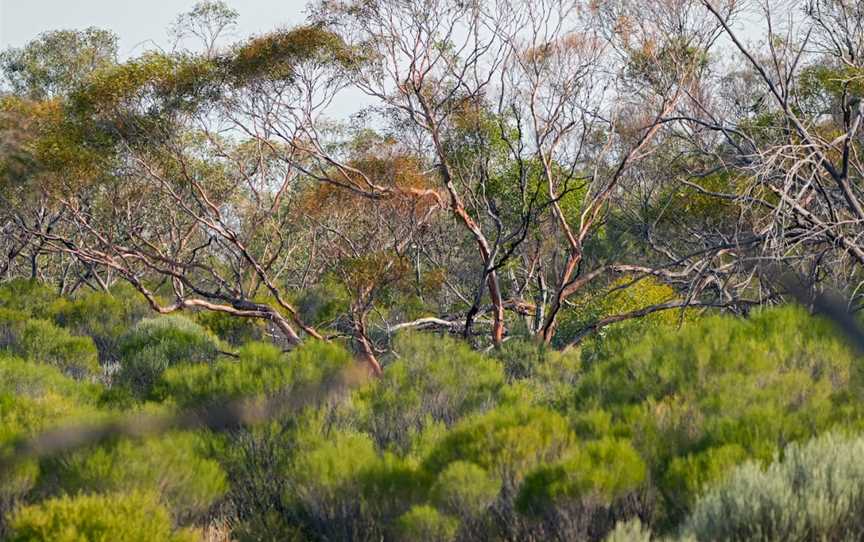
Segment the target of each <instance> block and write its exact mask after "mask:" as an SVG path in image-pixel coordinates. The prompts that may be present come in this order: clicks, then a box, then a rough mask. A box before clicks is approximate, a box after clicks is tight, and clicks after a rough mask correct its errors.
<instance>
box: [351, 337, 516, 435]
mask: <svg viewBox="0 0 864 542" xmlns="http://www.w3.org/2000/svg"><path fill="white" fill-rule="evenodd" d="M395 349H396V351H397V352H399V356H400V359H399V360H397V361H396V362H394V363H391V364H389V365H387V367H386V370H385V371H384V375H383V376H382V377H381V378H380V379H378V380H377V381H375V382H373V383H371V384H370V385H369V386H368V387H367V388H366V389H364V390H362V391H361V392H360V393H359V394H358V403H359V406H360V408H361V412H362V419H361V426H362V427H363V428H364V429H366V430H368V431H369V432H370V433H371V434H372V435H374V436H375V439H376V441H377V443H378V444H379V445H380V446H382V447H388V446H391V445H394V446H396V447H397V448H400V449H405V448H407V447H408V444H409V443H410V441H411V438H412V437H413V436H415V435H416V434H418V433H420V432H422V431H423V429H424V428H425V427H426V426H427V425H428V424H429V423H434V422H443V423H444V424H445V425H448V426H449V425H451V424H453V423H454V422H456V421H457V420H459V419H460V418H462V417H463V416H465V415H467V414H469V413H472V412H478V411H484V410H488V409H489V408H492V407H493V406H494V405H495V404H496V401H497V397H498V393H499V392H500V390H501V389H502V388H503V386H504V382H505V377H504V371H503V368H502V367H501V364H500V363H498V362H497V361H495V360H492V359H490V358H487V357H485V356H483V355H482V354H479V353H477V352H475V351H473V350H471V349H470V348H469V347H468V346H467V345H465V344H463V343H460V342H457V341H455V340H453V339H450V338H448V337H435V336H431V335H415V334H406V335H403V336H400V337H399V338H398V339H397V340H396V344H395Z"/></svg>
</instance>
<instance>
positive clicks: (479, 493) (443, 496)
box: [431, 461, 501, 519]
mask: <svg viewBox="0 0 864 542" xmlns="http://www.w3.org/2000/svg"><path fill="white" fill-rule="evenodd" d="M500 491H501V480H499V479H497V478H495V477H492V476H490V475H489V473H488V472H486V471H485V470H484V469H483V468H482V467H479V466H477V465H475V464H473V463H469V462H467V461H454V462H453V463H450V464H449V465H447V467H445V468H444V470H443V471H442V472H441V473H440V474H439V475H438V478H437V479H436V480H435V484H434V485H433V486H432V491H431V495H432V501H433V502H434V503H435V506H436V507H437V508H439V509H440V510H444V511H446V512H447V513H448V514H450V515H453V516H457V517H463V518H465V519H471V518H475V517H478V516H480V515H481V514H482V513H484V512H485V511H486V509H487V508H489V507H490V506H491V505H492V504H493V503H494V502H495V500H496V499H497V498H498V493H499V492H500Z"/></svg>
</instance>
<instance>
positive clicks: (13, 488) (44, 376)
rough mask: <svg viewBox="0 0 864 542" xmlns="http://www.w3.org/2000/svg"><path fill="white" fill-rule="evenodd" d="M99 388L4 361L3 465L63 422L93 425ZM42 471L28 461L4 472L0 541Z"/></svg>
mask: <svg viewBox="0 0 864 542" xmlns="http://www.w3.org/2000/svg"><path fill="white" fill-rule="evenodd" d="M98 394H99V386H97V385H95V384H92V383H88V382H79V381H75V380H72V379H71V378H69V377H66V376H64V375H63V374H62V373H61V372H60V371H59V370H58V369H57V368H55V367H50V366H47V365H41V364H35V363H32V362H29V361H25V360H22V359H18V358H10V357H4V356H0V460H3V459H6V458H8V457H9V456H10V454H11V453H12V451H13V450H14V448H12V445H13V444H14V443H15V442H17V441H18V440H19V439H22V438H27V437H31V436H33V435H34V434H36V433H37V432H39V431H43V430H45V429H48V428H51V427H54V426H56V425H58V424H60V423H63V422H72V421H75V420H78V419H80V418H84V417H86V418H88V419H90V420H93V419H94V418H98V413H97V412H95V410H94V409H93V405H94V404H95V403H96V401H97V399H98ZM38 477H39V465H38V463H37V462H36V461H35V460H30V461H24V462H22V463H19V464H18V465H17V466H16V467H14V468H12V469H0V536H2V534H3V531H4V526H3V522H4V520H5V519H6V512H7V511H9V510H10V509H11V508H12V507H14V506H15V504H16V503H17V501H18V500H19V499H21V498H22V497H24V496H25V495H26V494H27V493H28V492H29V491H30V490H31V489H32V488H33V487H34V486H35V485H36V482H37V479H38Z"/></svg>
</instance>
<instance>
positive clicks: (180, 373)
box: [154, 343, 295, 404]
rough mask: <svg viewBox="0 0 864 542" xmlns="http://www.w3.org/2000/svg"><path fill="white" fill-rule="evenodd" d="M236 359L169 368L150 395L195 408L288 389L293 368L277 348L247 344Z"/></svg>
mask: <svg viewBox="0 0 864 542" xmlns="http://www.w3.org/2000/svg"><path fill="white" fill-rule="evenodd" d="M238 356H239V357H238V359H236V360H234V359H225V358H223V359H220V360H218V361H217V362H215V363H213V364H212V365H210V364H202V363H186V364H180V365H176V366H174V367H170V368H168V369H167V370H166V371H165V372H164V373H163V374H162V376H161V378H160V379H159V382H158V383H157V384H156V386H155V389H154V395H155V396H156V397H159V398H163V399H164V398H168V397H171V398H173V399H174V400H175V401H177V402H178V403H181V404H196V403H204V402H208V401H220V400H224V399H232V398H238V397H244V396H252V395H258V394H261V393H275V392H279V391H288V390H289V389H290V387H291V385H292V383H293V376H294V372H295V365H294V364H292V363H291V362H290V361H289V356H288V355H286V354H284V353H283V352H282V351H281V350H280V349H279V348H278V347H276V346H274V345H272V344H267V343H248V344H246V345H244V346H243V347H242V348H241V349H240V351H239V352H238Z"/></svg>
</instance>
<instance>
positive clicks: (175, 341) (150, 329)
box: [116, 315, 219, 395]
mask: <svg viewBox="0 0 864 542" xmlns="http://www.w3.org/2000/svg"><path fill="white" fill-rule="evenodd" d="M218 353H219V342H218V339H216V337H215V336H214V335H213V334H212V333H210V332H209V331H207V330H205V329H204V328H202V327H201V326H199V325H198V324H196V323H195V322H193V321H191V320H189V319H187V318H184V317H183V316H179V315H171V316H162V317H158V318H148V319H146V320H142V321H141V322H139V323H138V324H136V325H135V326H134V327H133V328H132V329H130V330H129V331H128V332H127V333H126V334H124V335H123V336H122V337H121V338H120V355H121V357H122V360H123V361H122V365H121V368H120V371H119V373H118V374H117V378H116V380H117V382H118V383H120V384H122V385H124V386H127V387H129V388H130V389H131V390H133V391H134V392H135V393H137V394H140V395H146V394H147V393H149V392H150V390H151V387H152V386H153V384H154V383H155V382H156V381H157V379H158V378H159V377H160V376H161V374H162V373H163V372H164V371H165V370H166V369H168V368H169V367H172V366H174V365H176V364H178V363H180V362H191V363H205V362H212V361H213V360H215V359H216V356H217V355H218Z"/></svg>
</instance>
